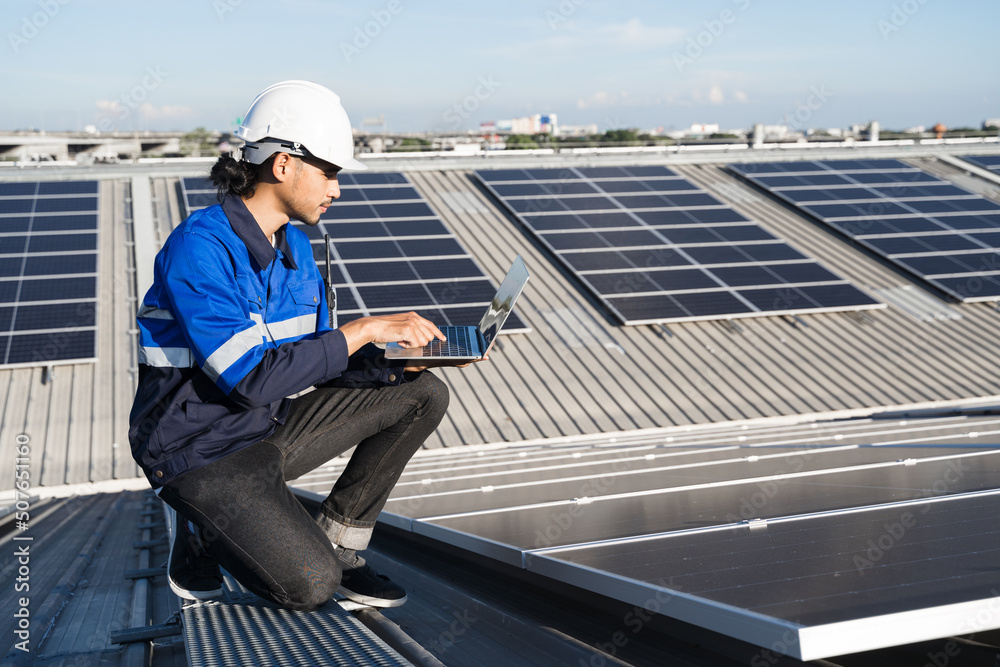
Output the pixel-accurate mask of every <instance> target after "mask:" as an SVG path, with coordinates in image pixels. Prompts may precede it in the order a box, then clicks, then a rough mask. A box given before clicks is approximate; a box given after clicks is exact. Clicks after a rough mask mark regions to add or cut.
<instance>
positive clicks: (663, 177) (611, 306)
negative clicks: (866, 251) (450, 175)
mask: <svg viewBox="0 0 1000 667" xmlns="http://www.w3.org/2000/svg"><path fill="white" fill-rule="evenodd" d="M475 173H476V176H477V177H478V178H479V180H480V182H481V183H482V184H483V185H484V186H485V187H486V189H487V190H489V191H490V192H491V193H492V194H493V195H494V196H495V197H496V198H497V199H499V200H500V201H501V202H502V203H503V204H504V205H505V206H506V207H507V208H508V209H510V211H511V212H512V213H513V214H514V215H515V217H517V219H518V220H519V221H520V222H521V223H522V224H523V225H524V226H525V227H526V228H527V229H528V230H529V231H531V232H532V233H533V234H534V235H535V237H536V238H538V240H539V241H540V242H541V243H542V244H543V245H545V246H546V247H547V248H548V249H549V250H550V251H551V252H552V253H553V254H554V255H555V256H556V257H557V258H558V259H559V260H560V261H562V263H563V264H565V265H566V266H567V267H568V268H569V269H570V270H571V271H572V272H573V274H574V275H575V276H576V277H577V278H578V279H579V280H580V282H581V283H582V284H583V285H584V286H585V287H586V288H587V289H589V290H590V291H591V292H592V293H593V294H594V295H595V296H596V297H597V298H598V299H599V300H600V301H601V302H602V303H603V304H604V306H605V307H606V308H607V309H608V311H609V312H610V313H612V314H613V315H614V316H615V317H616V318H617V319H618V320H619V321H620V322H621V323H622V324H626V325H641V324H653V323H667V322H683V321H692V320H708V319H723V318H725V319H729V318H739V317H758V316H764V315H786V314H800V313H816V312H830V311H842V310H862V309H869V308H881V307H883V305H884V304H881V303H879V302H878V301H876V300H875V299H873V298H871V297H870V296H868V295H867V294H865V293H864V292H862V291H861V290H859V289H858V288H856V287H854V286H852V285H851V284H850V283H848V282H847V281H846V280H844V279H843V278H841V277H840V276H837V275H835V274H834V273H833V272H831V271H829V270H828V269H826V268H824V267H822V266H821V265H820V264H819V263H818V262H817V261H816V260H815V259H812V258H810V257H806V256H805V255H803V254H802V253H800V252H799V251H797V250H795V249H794V248H792V247H791V246H789V245H788V244H787V243H786V242H785V241H783V240H781V239H779V238H777V237H775V236H774V235H773V234H771V233H770V232H768V231H767V230H765V229H764V228H763V227H761V226H759V225H757V224H756V223H754V222H752V221H750V220H748V219H747V218H745V217H744V216H742V215H741V214H740V213H738V212H737V211H735V210H733V209H732V208H731V207H729V206H726V205H725V204H723V203H722V202H720V201H719V200H717V199H715V197H713V196H712V195H710V194H708V193H707V192H705V191H704V190H702V189H701V188H699V187H698V186H696V185H694V184H693V183H691V182H690V181H688V180H686V179H684V178H682V177H680V176H678V175H677V174H675V173H674V172H673V171H671V170H670V169H668V168H666V167H658V166H645V167H590V168H587V167H580V168H575V167H574V168H571V167H567V168H564V169H500V170H492V171H477V172H475ZM794 266H799V267H803V268H805V269H807V270H806V271H800V272H797V273H796V272H794V271H789V270H787V269H788V267H794Z"/></svg>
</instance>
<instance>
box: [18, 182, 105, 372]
mask: <svg viewBox="0 0 1000 667" xmlns="http://www.w3.org/2000/svg"><path fill="white" fill-rule="evenodd" d="M98 189H99V184H98V182H97V181H42V182H18V183H0V365H50V364H57V363H75V362H80V361H92V360H94V359H95V358H96V356H97V348H96V330H97V247H98V238H97V226H98V218H97V215H98V214H97V211H98V206H99V200H98Z"/></svg>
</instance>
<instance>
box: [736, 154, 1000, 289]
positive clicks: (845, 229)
mask: <svg viewBox="0 0 1000 667" xmlns="http://www.w3.org/2000/svg"><path fill="white" fill-rule="evenodd" d="M993 157H995V158H1000V156H993ZM964 159H967V160H969V161H970V162H973V163H975V160H976V159H978V158H972V157H966V158H964ZM779 166H780V170H779V169H778V167H779ZM981 166H982V165H981ZM729 168H730V170H732V171H733V172H735V173H737V174H740V175H742V176H744V177H745V178H746V179H748V180H749V181H751V182H753V183H755V184H757V185H758V186H760V187H762V188H764V189H766V190H768V191H770V192H772V193H773V194H775V195H776V196H778V197H780V198H782V199H784V200H785V201H787V202H789V203H791V204H793V205H795V206H797V207H798V208H800V209H801V210H802V211H804V212H806V213H809V214H811V215H812V216H813V217H815V218H817V219H818V220H820V221H821V222H824V223H826V224H827V225H829V226H831V227H832V228H834V229H836V230H838V231H840V232H841V233H843V234H845V235H847V236H848V237H849V238H850V239H852V240H853V241H855V242H857V243H859V244H861V245H862V246H864V247H866V248H868V249H869V250H871V251H873V252H875V253H877V254H879V255H881V256H882V257H885V258H886V259H887V260H889V261H891V262H893V263H895V264H896V265H898V266H900V267H901V268H903V269H906V270H907V271H909V272H911V273H913V274H915V275H916V276H917V277H919V278H922V279H923V280H925V281H927V282H928V283H930V284H931V285H934V286H935V287H937V288H938V289H941V290H943V291H944V292H946V293H948V294H950V295H951V296H953V297H955V298H957V299H959V300H961V301H986V300H996V299H997V298H1000V280H997V279H995V278H994V277H995V276H997V275H1000V264H998V263H997V259H998V257H1000V255H998V254H997V252H998V251H1000V234H991V233H989V231H990V230H992V229H994V228H996V227H997V226H998V225H1000V204H997V203H996V202H993V201H991V200H989V199H986V198H984V197H981V196H979V195H976V194H973V193H971V192H969V191H967V190H965V189H963V188H960V187H958V186H956V185H954V184H953V183H948V182H946V181H943V180H941V179H938V178H937V177H935V176H933V175H932V174H929V173H927V172H924V171H922V170H920V169H918V168H916V167H911V166H910V165H908V164H906V163H904V162H901V161H899V160H882V159H880V160H829V161H818V162H785V163H765V164H762V165H754V164H752V163H748V164H732V165H729ZM778 171H780V176H777V175H773V174H775V173H776V172H778ZM817 175H820V176H826V177H830V178H837V179H841V180H842V181H843V185H840V184H837V183H836V182H833V181H831V182H829V183H828V184H827V185H826V186H824V187H822V188H817V187H808V186H804V185H803V184H801V183H798V182H796V181H803V180H805V179H812V178H816V176H817ZM812 202H823V203H812ZM826 202H829V203H826ZM838 202H842V203H838ZM975 231H979V232H984V233H973V232H975ZM956 253H957V254H956ZM969 285H975V287H976V289H969Z"/></svg>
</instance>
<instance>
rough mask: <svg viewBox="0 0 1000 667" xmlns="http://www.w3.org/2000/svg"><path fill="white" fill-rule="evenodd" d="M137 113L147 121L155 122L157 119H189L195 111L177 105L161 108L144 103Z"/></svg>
mask: <svg viewBox="0 0 1000 667" xmlns="http://www.w3.org/2000/svg"><path fill="white" fill-rule="evenodd" d="M139 113H140V114H141V115H142V117H143V118H146V119H148V120H156V119H159V118H190V117H192V116H194V115H195V111H194V109H192V108H191V107H185V106H181V105H178V104H174V105H171V104H167V105H164V106H162V107H155V106H153V105H152V104H150V103H149V102H146V103H145V104H143V105H142V106H141V107H139Z"/></svg>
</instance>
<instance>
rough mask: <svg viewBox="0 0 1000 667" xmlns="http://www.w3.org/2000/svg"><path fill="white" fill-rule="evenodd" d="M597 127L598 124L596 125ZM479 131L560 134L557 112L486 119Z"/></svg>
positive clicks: (480, 125) (488, 132)
mask: <svg viewBox="0 0 1000 667" xmlns="http://www.w3.org/2000/svg"><path fill="white" fill-rule="evenodd" d="M595 127H596V126H595ZM479 131H480V132H482V133H483V134H493V133H496V132H505V133H509V134H552V135H555V134H559V122H558V120H557V118H556V114H554V113H551V114H539V113H536V114H534V115H533V116H524V117H522V118H511V119H507V120H498V121H492V120H488V121H484V122H482V123H480V124H479Z"/></svg>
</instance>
